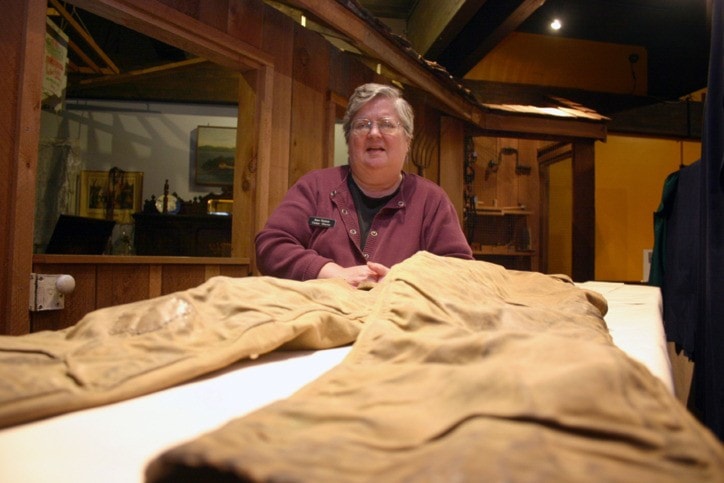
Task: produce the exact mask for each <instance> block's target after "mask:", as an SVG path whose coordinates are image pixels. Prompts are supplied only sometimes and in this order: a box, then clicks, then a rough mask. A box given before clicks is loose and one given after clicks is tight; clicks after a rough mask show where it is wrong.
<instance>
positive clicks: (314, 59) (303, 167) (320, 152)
mask: <svg viewBox="0 0 724 483" xmlns="http://www.w3.org/2000/svg"><path fill="white" fill-rule="evenodd" d="M329 48H330V47H329V44H328V43H327V42H326V41H325V40H324V39H323V38H322V37H321V36H320V35H318V34H316V33H314V32H310V31H309V30H307V29H305V28H303V27H301V26H295V29H294V61H293V75H294V78H293V81H292V123H291V146H290V158H289V162H290V167H289V185H290V186H291V185H292V184H294V182H295V181H296V180H298V179H299V177H300V176H302V175H303V174H305V173H308V172H309V171H311V170H313V169H318V168H321V167H323V166H325V165H326V164H327V162H326V160H325V155H326V152H325V150H324V146H325V137H326V136H327V135H328V133H327V132H326V125H325V119H326V114H327V113H326V109H325V105H326V92H327V85H328V83H329V54H328V50H329Z"/></svg>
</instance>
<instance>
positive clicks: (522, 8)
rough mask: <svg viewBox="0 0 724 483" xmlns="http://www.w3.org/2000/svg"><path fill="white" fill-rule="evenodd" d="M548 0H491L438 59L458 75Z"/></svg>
mask: <svg viewBox="0 0 724 483" xmlns="http://www.w3.org/2000/svg"><path fill="white" fill-rule="evenodd" d="M544 3H545V0H488V1H487V2H485V3H484V5H483V7H482V8H480V9H479V10H478V11H477V13H475V15H474V17H473V18H472V19H470V21H469V22H468V23H467V25H466V26H465V28H464V29H463V30H462V31H461V32H460V34H459V35H458V36H457V37H456V38H455V39H454V40H453V41H452V42H450V43H449V44H448V45H447V47H446V49H445V51H444V52H443V53H441V54H440V56H439V57H436V60H437V61H438V62H439V63H441V64H442V65H444V66H446V67H447V70H448V71H449V72H450V73H451V74H452V75H454V76H455V77H458V78H463V77H465V74H467V73H468V71H470V69H472V68H473V67H475V66H476V65H477V64H478V62H480V61H481V60H482V59H483V58H484V57H485V56H486V55H487V54H488V53H490V52H491V51H492V50H493V49H494V48H495V47H496V46H497V45H498V44H499V43H500V42H501V41H502V40H503V39H504V38H505V37H507V36H508V35H509V34H510V33H511V32H514V31H515V30H517V29H518V27H520V25H521V24H522V23H523V22H525V21H526V20H527V19H528V17H530V16H531V15H532V14H533V13H534V12H535V11H536V10H538V9H539V8H540V7H541V6H542V5H543V4H544Z"/></svg>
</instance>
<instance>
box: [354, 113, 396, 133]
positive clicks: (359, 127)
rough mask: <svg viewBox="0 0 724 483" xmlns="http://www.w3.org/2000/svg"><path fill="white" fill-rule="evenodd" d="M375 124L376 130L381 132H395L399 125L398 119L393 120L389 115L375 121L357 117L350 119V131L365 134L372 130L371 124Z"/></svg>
mask: <svg viewBox="0 0 724 483" xmlns="http://www.w3.org/2000/svg"><path fill="white" fill-rule="evenodd" d="M375 124H376V125H377V130H378V131H379V132H380V133H382V134H394V133H395V132H397V128H398V127H400V123H399V122H398V121H394V120H392V119H390V118H389V117H383V118H382V119H378V120H377V121H370V120H369V119H357V120H355V121H352V132H353V133H354V134H357V135H359V136H366V135H367V134H369V133H370V131H372V126H373V125H375Z"/></svg>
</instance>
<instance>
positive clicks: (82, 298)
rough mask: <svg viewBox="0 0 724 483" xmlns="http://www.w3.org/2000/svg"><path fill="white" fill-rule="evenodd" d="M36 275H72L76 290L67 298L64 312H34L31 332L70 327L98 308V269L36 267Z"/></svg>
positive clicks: (74, 266) (93, 267)
mask: <svg viewBox="0 0 724 483" xmlns="http://www.w3.org/2000/svg"><path fill="white" fill-rule="evenodd" d="M34 271H35V272H36V273H47V274H70V275H72V276H73V278H74V279H75V290H74V291H73V292H72V293H70V294H67V295H66V296H65V301H64V305H65V308H64V309H62V310H49V311H45V312H34V313H33V314H32V324H31V325H32V327H31V328H30V330H31V332H38V331H40V330H55V329H59V328H62V327H70V326H71V325H73V324H75V323H76V322H78V321H79V320H80V319H81V318H83V316H84V315H85V314H87V313H88V312H90V311H92V310H95V308H96V306H97V305H96V267H95V266H94V265H83V266H76V265H36V266H35V267H34Z"/></svg>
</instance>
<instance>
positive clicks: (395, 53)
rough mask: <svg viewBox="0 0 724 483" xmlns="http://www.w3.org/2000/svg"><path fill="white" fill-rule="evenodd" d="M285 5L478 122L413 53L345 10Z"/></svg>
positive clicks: (322, 4)
mask: <svg viewBox="0 0 724 483" xmlns="http://www.w3.org/2000/svg"><path fill="white" fill-rule="evenodd" d="M285 3H287V4H290V5H293V6H295V7H296V8H299V9H301V10H303V11H305V12H306V15H307V16H308V17H310V18H316V19H319V21H321V22H322V23H325V24H327V25H328V26H330V27H331V28H332V29H334V30H337V31H338V32H341V33H343V34H344V35H345V36H346V37H347V38H348V39H350V42H351V43H352V44H354V46H355V47H357V48H358V49H359V50H360V51H362V52H364V53H365V54H366V55H369V56H370V57H374V58H376V59H378V60H379V61H380V62H381V63H383V64H386V65H387V66H388V67H389V68H390V69H391V70H393V71H395V72H399V73H404V76H405V77H406V78H407V79H409V81H410V83H412V84H413V85H415V86H416V87H418V88H420V89H422V90H423V91H425V92H427V93H429V94H430V95H431V96H432V97H434V98H435V99H436V100H437V101H438V102H439V103H440V104H441V105H442V106H444V107H445V108H446V109H447V110H449V111H450V113H451V114H454V115H456V116H457V117H460V118H462V119H464V120H467V121H468V122H476V121H477V118H478V117H479V116H480V112H479V110H478V109H476V107H475V106H474V105H473V104H471V103H470V102H468V101H467V100H465V99H464V98H463V97H462V96H458V95H455V94H454V93H452V95H451V89H450V87H449V86H446V85H445V84H444V83H443V82H442V81H441V80H440V79H439V78H438V77H437V76H435V75H434V74H433V72H432V71H431V70H430V69H428V68H426V67H424V66H423V65H422V64H421V63H420V62H419V60H418V59H417V58H416V57H414V55H413V54H412V53H407V52H404V51H403V49H402V48H401V47H400V46H399V45H398V44H397V43H395V42H393V41H392V40H391V39H389V38H387V37H386V36H385V35H383V34H382V33H381V32H379V31H377V30H375V29H374V28H373V27H371V26H370V25H369V24H368V23H367V22H366V21H365V20H364V19H362V18H361V17H359V16H358V15H356V14H355V13H354V12H353V11H351V10H349V9H348V8H346V7H345V6H343V5H340V4H339V3H338V2H330V1H325V0H288V1H286V2H285Z"/></svg>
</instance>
